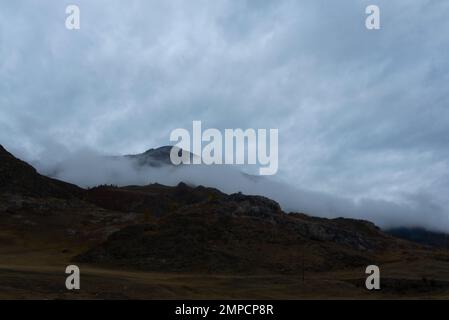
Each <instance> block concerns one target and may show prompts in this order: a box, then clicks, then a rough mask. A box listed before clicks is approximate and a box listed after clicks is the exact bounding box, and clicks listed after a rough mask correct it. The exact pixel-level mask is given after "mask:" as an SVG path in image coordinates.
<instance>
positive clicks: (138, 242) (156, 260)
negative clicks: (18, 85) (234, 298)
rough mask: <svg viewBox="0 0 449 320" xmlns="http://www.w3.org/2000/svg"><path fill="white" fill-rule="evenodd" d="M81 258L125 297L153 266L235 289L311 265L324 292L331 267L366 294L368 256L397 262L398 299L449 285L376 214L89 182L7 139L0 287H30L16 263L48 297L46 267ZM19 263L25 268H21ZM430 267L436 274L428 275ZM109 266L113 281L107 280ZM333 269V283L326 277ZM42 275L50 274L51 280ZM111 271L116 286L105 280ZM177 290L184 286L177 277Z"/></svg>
mask: <svg viewBox="0 0 449 320" xmlns="http://www.w3.org/2000/svg"><path fill="white" fill-rule="evenodd" d="M162 154H163V152H162ZM74 261H75V262H76V264H79V265H81V266H82V270H87V271H84V272H90V271H89V270H92V268H96V269H95V270H94V271H91V272H92V273H90V275H89V279H90V281H93V282H94V283H96V286H98V288H105V286H106V288H115V287H114V284H115V283H116V282H117V281H125V283H126V285H123V286H120V288H119V289H117V288H115V289H114V290H115V291H114V292H116V293H117V292H118V293H120V294H123V292H124V290H125V289H123V288H124V287H127V286H128V285H130V284H129V283H128V281H129V279H130V278H133V277H135V276H136V274H135V273H133V272H134V271H135V270H139V271H142V272H144V275H145V276H148V274H150V275H152V276H153V277H154V274H153V272H156V273H161V274H166V273H167V272H171V273H174V274H176V275H177V277H182V275H185V274H191V275H202V276H203V275H204V274H209V275H225V276H226V277H227V278H228V279H233V280H232V281H234V282H233V283H234V284H233V285H232V287H233V288H236V287H239V284H240V281H241V279H242V278H238V279H240V280H236V279H237V278H233V277H238V276H239V275H242V274H244V275H245V279H246V278H248V279H250V278H251V279H252V280H251V281H253V284H254V285H256V284H260V285H261V287H259V288H263V286H266V284H262V283H261V282H259V281H261V280H260V279H262V278H260V277H259V276H256V275H261V276H262V275H263V276H264V277H266V276H268V275H270V277H271V275H277V276H276V277H277V278H276V279H278V280H279V281H281V283H284V284H286V283H290V282H292V281H298V280H297V277H298V275H300V274H304V272H305V271H307V273H312V274H314V275H315V277H316V278H315V279H318V280H314V281H315V282H311V284H310V285H309V286H310V288H309V289H311V290H318V289H320V290H321V289H323V290H325V291H326V290H329V288H328V286H329V285H330V282H329V281H330V280H329V278H326V277H328V276H329V272H330V273H331V274H332V277H336V278H335V279H337V280H335V281H336V282H333V284H332V285H333V286H334V287H333V288H334V289H335V290H336V289H338V290H337V291H335V292H339V290H340V289H341V288H344V290H347V291H346V292H353V293H354V292H356V294H360V292H361V291H360V290H362V291H363V290H364V289H363V283H364V282H363V279H362V280H361V279H360V278H363V277H364V276H365V274H364V269H365V267H366V266H367V265H370V264H375V265H380V266H382V270H385V268H387V267H388V266H390V267H391V270H392V271H391V274H392V275H393V277H394V278H389V279H385V281H384V282H383V283H385V284H387V285H386V286H387V287H386V290H387V291H386V292H390V293H391V294H392V295H394V296H397V295H400V294H402V293H404V292H408V293H412V294H417V293H419V294H423V293H425V294H428V293H429V292H432V290H434V289H435V288H437V289H438V290H440V291H439V292H440V293H439V294H445V293H446V291H448V292H449V282H447V281H445V280H444V279H446V278H445V277H446V275H445V274H443V273H441V270H445V269H444V267H445V266H446V264H447V263H448V262H449V256H448V255H447V252H445V251H442V250H437V249H431V248H428V247H422V246H420V245H418V244H414V243H411V242H409V241H406V240H401V239H398V238H396V237H393V236H391V235H389V234H386V233H384V232H383V231H382V230H380V229H379V228H378V227H376V226H375V225H374V224H372V223H370V222H368V221H362V220H354V219H344V218H338V219H324V218H315V217H312V216H309V215H306V214H302V213H285V212H283V211H282V210H281V208H280V206H279V205H278V203H276V202H275V201H272V200H270V199H268V198H265V197H261V196H254V195H244V194H241V193H235V194H231V195H229V194H225V193H223V192H221V191H219V190H217V189H213V188H207V187H203V186H198V187H193V186H189V185H187V184H184V183H180V184H179V185H177V186H173V187H170V186H164V185H160V184H152V185H147V186H127V187H121V188H119V187H115V186H99V187H96V188H92V189H89V190H84V189H82V188H79V187H77V186H74V185H71V184H68V183H65V182H62V181H58V180H55V179H50V178H47V177H45V176H42V175H40V174H39V173H38V172H37V171H36V170H35V169H34V168H33V167H32V166H30V165H28V164H27V163H25V162H23V161H21V160H19V159H17V158H15V157H14V156H13V155H11V154H10V153H8V152H7V151H6V150H5V149H4V148H3V147H0V276H2V277H3V278H2V279H8V284H7V286H2V283H0V294H1V292H7V293H8V292H13V293H14V294H19V293H20V294H23V293H24V292H27V290H28V291H30V292H34V291H33V290H34V289H33V288H32V287H30V288H28V289H27V288H25V286H24V284H23V279H21V278H17V279H16V278H15V277H14V275H11V272H12V271H11V270H15V271H14V272H16V273H19V274H21V275H23V276H24V277H27V279H28V280H29V281H34V283H37V285H38V286H39V288H38V289H37V290H38V292H40V294H42V295H43V296H44V297H47V296H48V295H47V294H46V293H45V292H52V293H53V292H54V291H55V290H56V294H59V293H58V292H60V291H61V290H60V289H54V288H55V284H54V283H55V280H54V278H52V277H51V276H50V275H47V274H46V273H45V271H44V270H47V269H48V268H50V269H51V268H57V270H63V269H61V268H62V267H61V266H66V265H68V264H71V263H73V262H74ZM14 263H15V264H20V265H19V266H18V267H17V268H18V269H17V270H16V269H14V268H15V266H14V265H12V264H14ZM2 265H6V267H4V268H2ZM432 265H435V266H436V268H435V271H432V272H433V273H432V274H433V277H437V276H438V279H439V280H438V281H434V280H432V281H428V280H427V278H428V277H429V276H428V274H429V270H430V269H429V266H432ZM411 266H413V268H412V267H411ZM33 267H36V269H33ZM21 268H25V269H26V273H23V272H24V271H23V270H22V269H21ZM106 269H107V271H105V272H104V273H102V272H103V271H102V270H106ZM387 269H388V268H387ZM5 270H6V271H5ZM33 270H34V273H33V272H31V271H33ZM398 270H400V271H401V272H402V271H404V272H409V274H408V275H407V277H406V278H407V279H405V280H404V279H399V278H397V276H396V275H397V274H398ZM408 270H411V271H408ZM30 272H31V273H30ZM128 272H129V273H130V276H128ZM382 272H384V271H382ZM111 274H113V275H114V278H113V279H110V278H108V277H111ZM139 274H140V275H142V273H139ZM325 274H328V276H326V277H325V278H324V279H326V280H319V279H321V278H320V277H321V275H325ZM43 275H45V276H46V277H48V279H50V280H48V279H47V280H48V282H46V281H47V280H45V279H44V278H43ZM284 275H285V277H286V278H285V277H284ZM286 275H288V276H286ZM423 275H426V276H425V277H424V276H423ZM117 277H118V278H117ZM120 277H122V278H120ZM448 277H449V276H448ZM104 279H109V280H108V281H109V282H108V283H107V284H105V282H104ZM220 279H222V278H220ZM295 279H296V280H295ZM332 279H334V278H332ZM422 279H425V281H424V280H422ZM448 279H449V278H448ZM147 280H148V279H147ZM147 280H146V281H147ZM195 281H197V280H195ZM217 281H218V284H216V287H214V288H213V289H207V290H212V291H213V290H216V291H215V292H219V291H220V290H221V289H220V288H221V287H220V286H222V284H220V281H222V280H217ZM264 281H265V280H264ZM323 281H324V282H323ZM332 281H334V280H332ZM93 282H90V283H93ZM27 283H28V282H27ZM44 283H45V288H44V287H43V286H44ZM61 283H63V281H62V282H61ZM122 283H123V282H122ZM146 283H148V281H147V282H146ZM270 283H271V282H270ZM171 285H172V284H169V285H168V286H171ZM270 285H272V283H271V284H270ZM179 286H180V287H181V288H184V287H185V286H186V284H185V283H182V281H181V284H179ZM200 287H201V285H200ZM284 287H285V290H284V289H282V286H281V288H280V289H279V290H281V291H282V290H283V291H282V292H283V295H284V296H291V294H292V292H297V290H299V289H298V288H303V287H302V286H301V287H298V283H297V282H296V283H293V284H292V286H290V287H288V289H287V285H284ZM14 288H18V289H17V290H16V289H14ZM58 288H59V287H58ZM144 288H146V287H143V284H141V283H137V284H136V283H133V284H132V285H131V287H130V288H129V290H128V291H127V294H129V295H132V292H139V295H138V296H139V297H145V296H146V295H147V294H148V292H149V291H148V290H146V289H145V290H144ZM164 288H167V284H164V287H162V288H159V290H161V291H158V292H166V291H164ZM198 288H199V287H198ZM96 290H98V289H95V288H94V287H92V286H90V287H88V289H87V291H85V292H86V293H89V294H92V296H93V297H96V296H97V295H96V294H97V293H98V291H96ZM108 290H109V289H108ZM117 290H118V291H117ZM136 290H137V291H136ZM183 290H184V289H183ZM198 290H200V289H198ZM223 290H225V289H223ZM226 290H229V289H226ZM241 290H247V289H245V288H241ZM290 290H293V291H290ZM300 290H303V289H300ZM208 292H210V291H208ZM221 292H222V293H224V292H225V291H221ZM265 292H270V290H268V291H267V290H265ZM92 296H89V297H92ZM120 296H121V295H120ZM200 296H201V297H205V295H200ZM252 296H253V295H251V296H248V297H252ZM56 297H58V296H56ZM175 297H176V295H175ZM248 297H247V298H248Z"/></svg>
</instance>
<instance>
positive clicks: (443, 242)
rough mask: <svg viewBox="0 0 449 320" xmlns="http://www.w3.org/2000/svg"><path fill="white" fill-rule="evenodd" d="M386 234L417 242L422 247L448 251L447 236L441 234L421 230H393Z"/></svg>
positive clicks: (448, 236) (448, 241)
mask: <svg viewBox="0 0 449 320" xmlns="http://www.w3.org/2000/svg"><path fill="white" fill-rule="evenodd" d="M386 233H388V234H391V235H392V236H395V237H397V238H401V239H405V240H409V241H413V242H417V243H420V244H423V245H427V246H432V247H437V248H446V249H449V235H448V234H447V233H442V232H434V231H429V230H426V229H423V228H405V227H404V228H394V229H389V230H386Z"/></svg>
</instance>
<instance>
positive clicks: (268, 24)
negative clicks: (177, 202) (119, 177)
mask: <svg viewBox="0 0 449 320" xmlns="http://www.w3.org/2000/svg"><path fill="white" fill-rule="evenodd" d="M68 4H77V5H79V7H80V9H81V29H80V30H78V31H69V30H67V29H66V28H65V18H66V14H65V8H66V5H68ZM369 4H376V5H379V7H380V9H381V30H378V31H369V30H367V29H366V28H365V18H366V15H365V7H366V6H367V5H369ZM448 14H449V2H448V1H445V0H415V1H413V2H412V1H409V0H395V1H391V0H388V1H386V0H385V1H383V0H369V1H363V0H339V1H332V2H330V1H329V0H302V1H299V0H295V1H279V0H276V1H274V0H273V1H260V0H259V1H242V0H238V1H237V0H235V1H221V0H214V1H210V0H204V1H197V0H193V1H149V0H142V1H138V0H133V1H123V0H122V1H118V0H95V1H93V0H72V1H60V0H53V1H50V0H45V1H44V0H41V1H39V3H38V4H37V3H36V2H35V1H31V0H28V1H23V0H15V1H2V2H1V3H0V144H3V145H4V146H5V147H6V148H8V149H9V150H11V151H12V152H14V153H16V154H18V155H19V156H21V157H23V158H25V159H26V160H28V161H33V160H39V159H40V158H42V157H43V154H46V155H47V156H48V155H49V154H56V153H60V152H64V150H77V149H81V148H90V149H92V150H96V151H98V152H101V153H108V154H126V153H138V152H142V151H144V150H146V149H148V148H150V147H156V146H160V145H166V144H169V134H170V132H171V130H173V129H175V128H191V125H192V121H193V120H201V121H202V122H203V126H204V127H214V128H220V129H224V128H239V127H240V128H278V129H279V139H280V141H279V142H280V147H279V152H280V153H279V157H280V163H279V172H278V177H279V179H281V180H284V181H287V182H288V183H290V184H293V185H295V186H297V187H299V188H303V189H307V190H313V191H318V192H323V193H326V194H329V195H335V196H338V197H346V198H350V199H362V198H363V199H367V200H369V201H371V200H372V201H389V202H390V203H395V204H398V205H403V204H404V203H406V204H407V205H411V206H416V208H423V207H424V208H428V211H424V212H422V215H423V217H427V216H428V217H429V218H428V219H432V221H433V222H432V223H433V225H438V224H445V225H447V226H449V218H448V212H449V210H448V209H446V208H448V207H449V199H448V195H449V160H448V159H449V158H448V156H449V90H448V86H449V61H448V58H449V56H448V54H449V18H448ZM435 212H438V214H437V215H436V214H435ZM384 214H386V213H384ZM423 219H427V218H423Z"/></svg>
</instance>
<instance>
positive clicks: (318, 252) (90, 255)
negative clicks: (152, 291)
mask: <svg viewBox="0 0 449 320" xmlns="http://www.w3.org/2000/svg"><path fill="white" fill-rule="evenodd" d="M108 193H110V194H109V196H106V194H108ZM99 195H101V199H102V200H105V199H107V198H116V199H119V198H120V197H122V198H123V197H125V195H126V197H127V199H128V201H127V205H126V207H124V208H118V207H116V208H115V209H120V210H124V211H128V210H130V209H131V208H136V209H137V210H139V211H140V212H142V213H145V212H147V218H146V220H144V223H141V224H136V225H130V226H128V227H125V228H123V229H122V230H120V231H117V232H115V233H113V234H112V235H111V236H109V238H108V239H107V240H106V241H105V242H104V243H102V244H100V245H98V246H96V247H94V248H92V249H90V250H88V251H87V252H85V253H83V254H81V255H79V256H78V257H76V259H75V260H76V261H79V262H87V263H90V264H99V265H114V266H116V267H119V268H125V267H127V268H135V269H142V270H147V271H176V272H208V273H298V272H301V271H302V270H303V269H307V270H314V271H324V270H339V269H345V268H351V267H357V266H367V265H369V264H376V263H380V262H382V261H386V260H388V259H391V257H392V256H395V257H396V258H398V257H399V259H401V258H406V257H408V256H410V254H412V253H413V251H414V250H416V249H417V248H418V247H417V246H415V245H413V244H411V243H408V242H406V241H401V240H398V239H396V238H393V237H392V236H389V235H386V234H384V233H383V232H382V231H381V230H380V229H379V228H377V227H376V226H375V225H373V224H372V223H370V222H366V221H358V220H352V219H342V218H340V219H320V218H313V217H310V216H307V215H304V214H296V213H291V214H286V213H284V212H283V211H282V210H281V208H280V207H279V205H278V204H277V203H276V202H274V201H272V200H270V199H267V198H264V197H259V196H247V195H243V194H232V195H226V194H223V193H221V192H219V191H217V190H215V189H207V188H204V187H197V188H194V187H189V186H187V185H185V184H180V185H178V186H177V187H163V186H160V185H152V186H147V187H126V188H111V187H102V188H99V189H96V190H91V194H90V195H89V197H93V196H96V197H97V198H96V199H95V200H94V201H95V202H96V203H97V204H101V203H100V201H99V199H100V197H99ZM133 197H134V198H133ZM151 197H154V198H153V199H154V200H155V199H159V201H151V199H152V198H151ZM133 201H134V202H135V203H134V204H133ZM164 208H165V209H164ZM150 213H155V214H156V217H155V215H153V214H151V215H150Z"/></svg>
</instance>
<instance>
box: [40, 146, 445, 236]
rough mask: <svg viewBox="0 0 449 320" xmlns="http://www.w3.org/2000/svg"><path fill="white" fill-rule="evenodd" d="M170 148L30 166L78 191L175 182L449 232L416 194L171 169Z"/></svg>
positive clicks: (298, 208)
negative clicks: (378, 195) (340, 190)
mask: <svg viewBox="0 0 449 320" xmlns="http://www.w3.org/2000/svg"><path fill="white" fill-rule="evenodd" d="M170 149H171V147H170V146H164V147H160V148H155V149H149V150H147V151H145V152H143V153H140V154H135V155H124V156H117V155H102V154H100V153H97V152H95V151H92V150H79V151H73V152H67V153H64V152H58V153H57V156H54V154H53V153H52V154H50V153H49V154H47V156H46V157H43V158H42V159H40V161H35V162H34V163H33V164H34V165H35V166H36V167H37V168H38V170H39V171H40V172H41V173H42V174H45V175H49V176H51V177H53V178H57V179H60V180H63V181H67V182H70V183H74V184H77V185H79V186H82V187H94V186H97V185H102V184H112V185H118V186H126V185H147V184H150V183H161V184H165V185H169V186H175V185H177V184H178V183H180V182H185V183H187V184H190V185H193V186H198V185H203V186H208V187H213V188H217V189H219V190H221V191H223V192H226V193H235V192H243V193H245V194H253V195H262V196H266V197H269V198H271V199H273V200H275V201H277V202H279V203H280V205H281V207H282V209H283V210H284V211H287V212H304V213H308V214H313V215H315V216H320V217H327V218H336V217H346V218H355V219H365V220H369V221H373V222H374V223H376V224H377V225H379V226H380V227H382V228H394V227H422V228H427V229H429V230H435V231H449V221H448V218H447V216H446V213H445V211H444V210H443V208H441V207H440V206H438V205H436V204H435V203H433V202H432V201H431V198H426V197H425V196H423V195H421V196H419V197H417V196H415V197H411V196H410V197H409V198H408V201H404V202H394V201H388V200H383V199H370V198H365V199H353V198H352V197H351V194H349V193H348V196H347V197H342V196H336V195H333V194H330V193H326V192H319V191H314V190H310V189H308V188H307V186H303V187H302V188H298V187H295V186H292V185H290V184H287V183H285V182H283V181H280V180H278V179H275V178H272V177H260V176H253V175H249V174H245V173H243V172H242V169H245V168H242V167H239V166H229V165H215V166H207V165H181V166H174V165H172V164H171V162H170V159H169V154H170Z"/></svg>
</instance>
